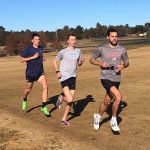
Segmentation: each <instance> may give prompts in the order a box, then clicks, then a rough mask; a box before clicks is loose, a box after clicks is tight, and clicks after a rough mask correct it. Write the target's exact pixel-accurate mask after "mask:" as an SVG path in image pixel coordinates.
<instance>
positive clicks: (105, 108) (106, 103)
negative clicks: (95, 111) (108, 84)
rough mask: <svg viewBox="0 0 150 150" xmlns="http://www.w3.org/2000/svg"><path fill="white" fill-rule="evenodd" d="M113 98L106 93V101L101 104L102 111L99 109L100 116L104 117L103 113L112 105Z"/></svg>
mask: <svg viewBox="0 0 150 150" xmlns="http://www.w3.org/2000/svg"><path fill="white" fill-rule="evenodd" d="M112 98H113V97H112V95H111V94H110V93H108V92H106V95H105V99H104V101H103V102H102V103H101V105H100V109H99V114H100V116H102V115H103V113H104V112H106V110H107V107H108V105H110V103H111V99H112Z"/></svg>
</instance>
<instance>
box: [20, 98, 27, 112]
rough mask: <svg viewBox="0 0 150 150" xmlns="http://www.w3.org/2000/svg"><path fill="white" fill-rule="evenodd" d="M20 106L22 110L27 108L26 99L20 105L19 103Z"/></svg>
mask: <svg viewBox="0 0 150 150" xmlns="http://www.w3.org/2000/svg"><path fill="white" fill-rule="evenodd" d="M21 107H22V110H24V111H25V110H26V109H27V101H24V100H23V101H22V105H21Z"/></svg>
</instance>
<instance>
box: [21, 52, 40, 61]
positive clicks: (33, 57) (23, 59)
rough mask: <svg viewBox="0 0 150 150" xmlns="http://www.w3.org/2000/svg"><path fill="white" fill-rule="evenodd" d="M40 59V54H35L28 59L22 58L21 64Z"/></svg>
mask: <svg viewBox="0 0 150 150" xmlns="http://www.w3.org/2000/svg"><path fill="white" fill-rule="evenodd" d="M38 57H39V53H36V54H34V55H33V56H31V57H27V58H25V57H21V58H20V62H21V63H24V62H27V61H30V60H32V59H36V58H38Z"/></svg>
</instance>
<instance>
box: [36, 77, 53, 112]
mask: <svg viewBox="0 0 150 150" xmlns="http://www.w3.org/2000/svg"><path fill="white" fill-rule="evenodd" d="M38 82H39V83H40V84H42V87H43V92H42V108H41V110H42V112H43V113H44V114H45V115H50V114H49V111H48V110H47V107H46V101H47V97H48V85H47V80H46V77H45V75H42V76H41V77H40V78H39V79H38Z"/></svg>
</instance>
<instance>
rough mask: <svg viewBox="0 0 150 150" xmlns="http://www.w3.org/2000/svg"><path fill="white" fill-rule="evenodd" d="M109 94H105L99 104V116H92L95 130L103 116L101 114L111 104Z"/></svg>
mask: <svg viewBox="0 0 150 150" xmlns="http://www.w3.org/2000/svg"><path fill="white" fill-rule="evenodd" d="M111 98H112V96H111V94H110V93H108V92H106V95H105V98H104V101H103V102H102V103H101V105H100V108H99V114H94V128H95V130H98V129H99V126H100V119H101V117H102V115H103V113H104V112H105V111H106V110H107V107H108V105H109V104H110V102H111Z"/></svg>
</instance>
